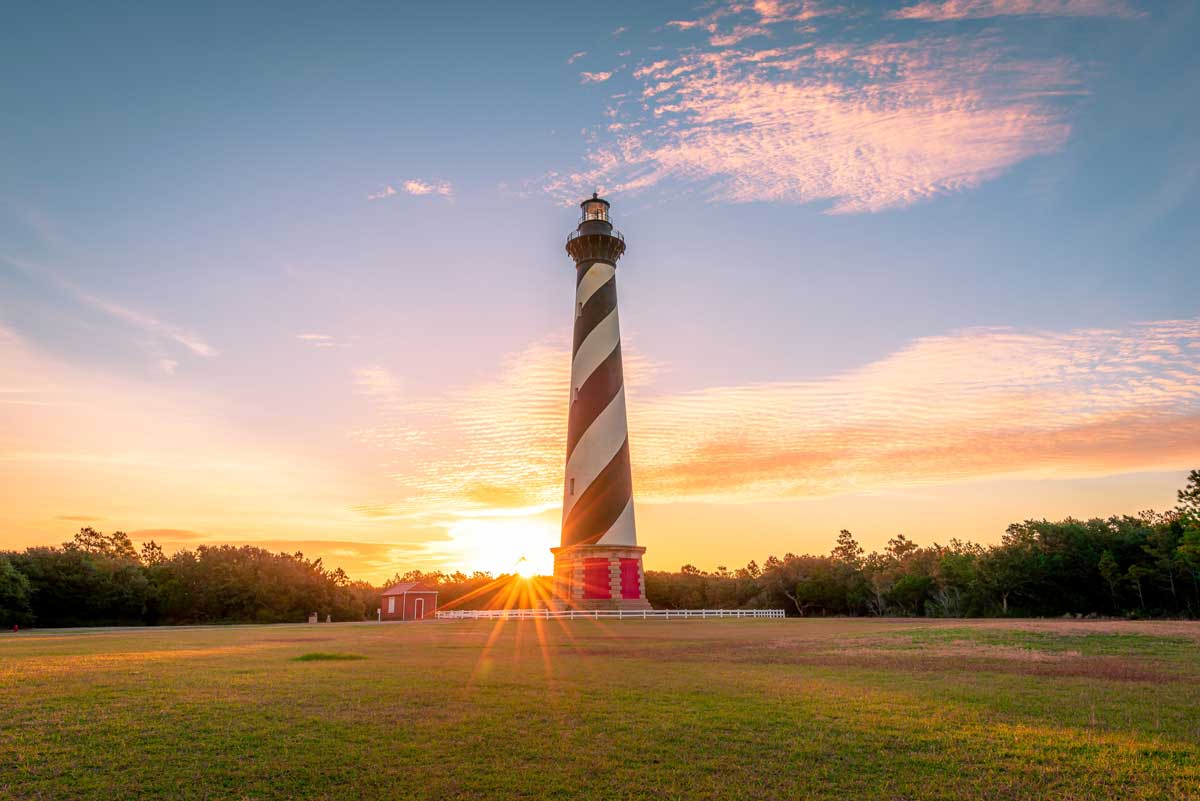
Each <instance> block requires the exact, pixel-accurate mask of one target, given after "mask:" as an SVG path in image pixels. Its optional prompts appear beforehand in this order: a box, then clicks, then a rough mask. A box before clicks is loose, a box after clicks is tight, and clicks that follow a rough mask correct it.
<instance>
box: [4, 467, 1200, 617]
mask: <svg viewBox="0 0 1200 801" xmlns="http://www.w3.org/2000/svg"><path fill="white" fill-rule="evenodd" d="M1178 495H1179V505H1178V506H1177V507H1176V508H1175V509H1172V510H1171V511H1169V512H1165V513H1156V512H1142V513H1140V514H1137V515H1125V516H1120V517H1110V518H1107V519H1100V518H1096V519H1092V520H1074V519H1071V518H1068V519H1066V520H1061V521H1057V522H1050V521H1046V520H1040V521H1038V520H1027V521H1025V522H1024V523H1014V524H1013V525H1011V526H1009V527H1008V529H1007V531H1006V532H1005V534H1004V538H1003V540H1002V541H1001V542H1000V543H998V544H996V545H992V546H982V545H977V544H973V543H969V542H960V541H958V540H951V541H950V544H949V545H938V544H936V543H935V544H933V545H929V546H921V545H918V544H917V543H915V542H913V541H911V540H909V539H908V538H907V537H905V536H904V535H903V534H901V535H898V536H896V537H894V538H893V539H892V540H890V541H889V542H888V546H887V548H886V549H884V550H883V551H882V552H878V551H876V552H872V553H869V554H868V553H864V551H863V548H862V547H861V546H860V545H859V544H858V542H857V541H856V540H855V538H854V535H853V534H851V533H850V532H849V531H844V530H843V531H842V532H841V533H840V534H839V535H838V539H837V544H836V546H835V547H834V548H833V550H832V552H831V553H830V554H829V555H827V556H812V555H801V556H798V555H796V554H793V553H788V554H785V555H784V556H783V558H778V557H775V556H771V557H768V558H767V559H766V560H765V561H764V562H763V564H762V565H761V566H760V565H759V564H757V563H756V562H750V563H749V564H748V565H746V566H745V567H743V568H739V569H736V570H729V569H727V568H725V567H718V568H717V569H716V571H713V572H706V571H702V570H699V569H697V568H696V567H693V566H691V565H684V566H683V567H682V568H681V569H680V570H679V571H678V572H666V571H647V572H646V595H647V598H648V599H649V600H650V603H651V604H652V605H653V606H655V607H657V608H670V609H701V608H707V609H730V608H783V609H786V610H787V611H788V613H789V614H791V615H800V616H811V615H881V616H882V615H902V616H911V615H917V616H932V617H960V616H1032V617H1046V616H1061V615H1066V614H1072V615H1088V614H1092V615H1106V616H1107V615H1117V616H1129V617H1161V616H1170V617H1200V470H1193V471H1192V472H1191V473H1190V474H1189V476H1188V481H1187V486H1186V487H1185V488H1184V489H1182V490H1180V491H1179V493H1178ZM400 581H421V582H424V583H426V584H429V585H432V586H435V587H437V588H438V591H439V597H438V602H439V604H440V605H442V606H446V605H451V606H454V607H457V608H461V609H473V608H476V609H477V608H487V607H493V606H499V605H514V604H516V605H520V606H526V605H529V604H530V603H531V602H532V600H533V599H535V598H544V597H546V594H547V591H548V588H549V583H548V581H547V580H545V579H540V580H537V581H539V585H538V588H539V589H538V592H530V591H529V588H528V587H525V588H524V589H522V585H521V584H520V582H521V581H522V580H521V579H518V578H517V577H515V576H499V577H495V578H494V577H492V576H491V575H490V574H488V573H482V572H476V573H472V574H470V575H467V574H464V573H461V572H455V573H446V572H429V573H424V572H421V571H410V572H408V573H405V574H402V575H401V574H397V575H395V576H393V577H392V579H391V580H390V581H388V582H385V583H384V585H383V586H382V587H375V586H373V585H371V584H370V583H368V582H365V581H351V580H350V578H349V577H348V576H347V575H346V574H345V572H344V571H342V569H341V568H334V569H332V570H331V569H329V568H327V567H326V566H325V565H324V564H323V563H322V560H320V559H306V558H305V557H304V555H303V554H302V553H292V554H287V553H271V552H270V551H266V550H264V549H262V548H255V547H251V546H241V547H235V546H230V545H218V546H208V545H201V546H199V547H197V548H196V549H195V550H181V551H179V552H177V553H175V554H173V555H171V556H168V555H166V554H165V553H164V552H163V549H162V548H160V547H159V546H158V545H156V544H155V543H154V542H153V541H151V542H147V543H146V544H145V545H144V546H143V547H142V548H141V550H140V551H139V550H137V549H135V548H134V545H133V543H132V541H131V540H130V538H129V536H128V535H127V534H125V533H124V532H120V531H116V532H111V533H108V534H105V533H103V532H100V531H96V530H95V529H92V528H83V529H81V530H80V531H79V533H78V534H76V535H75V537H74V538H73V539H72V540H71V541H70V542H67V543H64V544H63V545H62V546H59V547H35V548H28V549H26V550H25V551H22V552H16V551H7V552H3V551H0V625H2V626H4V627H6V628H7V627H11V626H12V625H14V624H15V625H20V626H30V625H38V626H103V625H133V624H148V625H156V624H184V623H284V622H301V621H303V620H305V619H307V616H308V615H309V614H311V613H313V612H316V613H317V614H318V615H319V616H320V618H321V619H322V620H324V619H326V616H328V617H330V618H331V619H333V620H338V621H349V620H364V619H374V617H375V610H376V609H378V608H379V607H380V605H381V604H380V594H381V593H382V591H383V588H384V587H387V586H390V585H391V584H394V583H398V582H400Z"/></svg>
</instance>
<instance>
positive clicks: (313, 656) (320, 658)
mask: <svg viewBox="0 0 1200 801" xmlns="http://www.w3.org/2000/svg"><path fill="white" fill-rule="evenodd" d="M356 659H366V657H365V656H364V655H362V654H335V653H329V652H328V651H313V652H311V653H307V654H301V655H300V656H297V657H296V658H294V659H293V660H292V661H293V662H347V661H349V662H353V661H354V660H356Z"/></svg>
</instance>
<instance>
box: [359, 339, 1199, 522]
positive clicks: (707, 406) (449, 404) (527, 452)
mask: <svg viewBox="0 0 1200 801" xmlns="http://www.w3.org/2000/svg"><path fill="white" fill-rule="evenodd" d="M626 350H629V351H630V355H629V356H628V357H627V358H628V365H629V371H628V372H629V375H630V378H629V381H628V383H629V394H630V431H631V433H630V443H631V452H632V456H633V462H634V479H635V485H636V491H637V494H638V498H639V499H640V500H642V501H652V502H662V501H687V500H692V501H697V500H705V501H722V502H744V501H750V500H758V499H770V500H779V499H784V498H800V497H813V496H822V495H831V494H835V493H842V492H851V491H863V490H867V491H869V490H879V489H885V488H889V487H898V486H914V485H927V484H946V483H954V482H960V481H967V480H975V479H983V478H994V477H1013V476H1044V477H1059V478H1068V477H1082V476H1091V475H1102V474H1112V473H1120V472H1128V471H1133V470H1150V469H1163V470H1165V469H1177V468H1184V467H1187V466H1189V465H1192V464H1194V463H1195V461H1196V460H1197V459H1198V458H1200V320H1183V321H1167V322H1158V323H1151V324H1145V325H1138V326H1133V327H1130V328H1128V329H1124V330H1081V331H1071V332H1065V333H1055V332H1029V331H1015V330H1010V329H977V330H968V331H963V332H959V333H955V334H952V335H947V336H941V337H928V338H924V339H921V340H918V341H916V342H914V343H912V344H911V345H910V346H909V347H907V348H905V349H903V350H901V351H900V352H898V353H896V354H894V355H892V356H891V357H889V358H886V359H884V360H882V361H880V362H877V363H875V364H871V365H868V366H866V367H864V368H861V369H859V370H855V371H851V372H848V373H844V374H840V375H836V376H831V377H829V378H825V379H821V380H815V381H804V382H778V383H767V384H755V385H749V386H734V387H714V388H710V389H705V390H698V391H694V392H686V393H677V394H669V393H658V392H655V391H654V389H653V384H652V379H653V375H654V370H655V366H654V365H652V364H649V363H647V362H646V360H645V359H644V358H642V357H641V356H639V355H638V354H637V352H636V350H632V349H629V348H628V347H627V348H626ZM568 369H569V358H568V357H567V354H566V353H565V352H564V351H563V350H562V349H561V348H559V347H551V346H549V345H546V344H539V345H535V346H532V347H531V348H529V349H528V350H526V351H524V352H522V353H520V354H518V355H516V356H514V357H512V358H511V359H510V360H508V362H507V363H506V365H505V368H504V370H503V372H502V373H501V375H500V376H499V377H497V378H496V379H494V380H492V381H489V382H487V383H485V384H482V385H479V386H477V387H472V388H468V389H465V390H461V391H458V392H455V393H452V394H450V395H449V396H446V397H444V398H442V399H439V400H438V401H437V402H430V403H420V404H414V405H413V406H412V407H411V408H412V409H413V410H414V411H416V410H418V409H423V410H424V413H423V414H422V415H421V416H422V418H423V419H422V420H420V421H417V420H413V421H411V422H412V424H413V425H416V426H418V427H420V428H421V429H422V430H423V431H425V432H426V434H427V436H428V444H427V445H426V446H424V447H415V448H410V449H408V450H406V451H405V452H404V458H403V459H401V460H399V461H398V462H397V464H403V465H404V466H405V467H404V468H403V469H399V470H397V471H396V472H395V474H394V477H395V478H396V480H397V481H398V482H399V483H400V484H401V485H402V486H403V487H405V488H406V490H408V491H411V492H412V495H411V496H410V500H409V503H410V504H411V505H410V507H409V509H408V511H410V512H415V513H419V512H421V511H426V512H429V511H432V510H436V509H439V508H440V509H442V510H449V509H462V508H470V507H472V506H473V507H476V508H492V509H495V508H503V507H526V508H532V509H538V508H543V509H544V508H552V507H554V506H555V505H556V504H557V502H558V501H559V499H560V496H561V487H560V486H559V485H560V482H561V480H562V462H563V458H564V453H563V441H564V433H565V425H566V399H565V397H564V387H566V386H567V379H568V376H567V373H568ZM381 408H387V407H386V405H385V406H384V407H381ZM426 415H428V416H426ZM382 439H383V441H388V440H389V439H393V437H391V435H390V434H387V433H386V429H385V433H383V434H382Z"/></svg>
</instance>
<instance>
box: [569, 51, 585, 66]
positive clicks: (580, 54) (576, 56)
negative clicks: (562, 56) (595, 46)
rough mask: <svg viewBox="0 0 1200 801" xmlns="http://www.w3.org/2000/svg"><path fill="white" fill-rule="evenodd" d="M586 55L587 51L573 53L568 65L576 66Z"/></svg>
mask: <svg viewBox="0 0 1200 801" xmlns="http://www.w3.org/2000/svg"><path fill="white" fill-rule="evenodd" d="M586 55H587V51H586V50H580V51H578V52H575V53H572V54H571V55H570V56H568V57H567V63H568V64H574V63H575V62H576V61H578V60H579V59H581V58H583V57H584V56H586Z"/></svg>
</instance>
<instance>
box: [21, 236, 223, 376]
mask: <svg viewBox="0 0 1200 801" xmlns="http://www.w3.org/2000/svg"><path fill="white" fill-rule="evenodd" d="M0 261H3V262H5V263H7V264H9V265H10V266H11V267H13V268H15V269H17V270H20V271H21V272H23V273H25V274H26V275H27V276H30V277H32V278H34V279H37V280H39V281H43V282H46V283H48V284H50V285H52V286H53V287H55V288H56V289H58V290H59V291H61V292H63V293H65V294H66V295H68V296H69V297H71V298H72V299H73V300H75V301H76V302H78V303H81V304H83V305H85V306H88V307H90V308H92V309H96V310H97V311H100V312H103V313H104V314H106V315H108V316H109V317H111V318H113V319H115V320H119V321H120V322H122V323H125V324H126V325H129V326H132V327H133V328H136V329H138V330H139V331H141V332H142V333H144V334H148V335H150V336H151V337H153V338H155V339H158V340H164V341H166V342H170V343H174V344H175V345H178V346H181V347H182V348H183V349H185V350H186V351H188V352H189V353H191V354H192V355H195V356H202V357H205V358H211V357H213V356H216V355H217V349H216V348H214V347H213V346H212V345H210V344H209V343H208V342H207V341H205V340H204V339H203V338H202V337H201V336H199V335H198V334H195V333H193V332H191V331H189V330H187V329H186V328H183V327H182V326H178V325H175V324H173V323H169V322H166V321H164V320H161V319H159V318H158V317H155V316H153V315H150V314H147V313H145V312H142V311H138V310H136V309H133V308H130V307H129V306H127V305H124V304H121V303H117V302H116V301H113V300H110V299H108V298H105V297H103V296H101V295H99V294H97V293H95V292H93V291H92V290H89V289H85V288H84V287H82V286H80V285H79V284H77V283H75V282H74V281H71V280H69V279H67V278H64V277H63V276H62V275H60V274H58V273H57V272H55V271H54V270H51V269H49V268H48V267H45V266H43V265H40V264H34V263H33V262H29V261H26V260H24V259H14V258H10V257H5V256H0ZM154 350H155V351H157V350H159V348H158V347H155V348H154ZM156 363H157V364H158V365H159V367H160V368H161V369H162V370H163V371H164V372H167V373H173V372H174V371H175V368H176V367H177V366H178V364H179V362H178V360H176V359H173V358H171V357H170V356H167V355H165V354H162V353H157V355H156Z"/></svg>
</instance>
